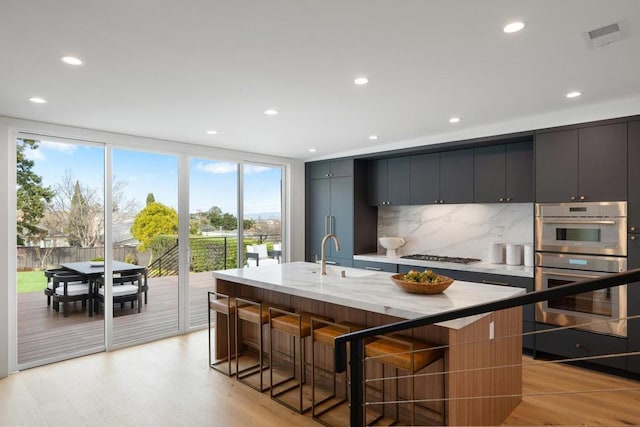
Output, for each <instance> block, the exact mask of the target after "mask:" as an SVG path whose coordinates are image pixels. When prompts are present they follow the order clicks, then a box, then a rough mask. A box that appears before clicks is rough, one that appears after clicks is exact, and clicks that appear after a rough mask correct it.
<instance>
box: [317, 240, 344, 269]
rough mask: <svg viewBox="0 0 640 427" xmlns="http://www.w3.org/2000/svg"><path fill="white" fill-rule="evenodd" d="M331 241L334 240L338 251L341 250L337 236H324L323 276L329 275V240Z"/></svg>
mask: <svg viewBox="0 0 640 427" xmlns="http://www.w3.org/2000/svg"><path fill="white" fill-rule="evenodd" d="M329 239H333V240H334V241H335V243H336V250H337V251H339V250H340V240H338V236H336V235H335V234H327V235H326V236H324V237H323V238H322V261H321V270H322V275H323V276H326V275H327V249H326V247H327V240H329Z"/></svg>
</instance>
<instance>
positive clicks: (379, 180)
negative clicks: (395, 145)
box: [367, 160, 388, 206]
mask: <svg viewBox="0 0 640 427" xmlns="http://www.w3.org/2000/svg"><path fill="white" fill-rule="evenodd" d="M387 200H388V199H387V160H371V161H370V162H369V164H368V170H367V204H368V205H369V206H382V205H383V204H386V203H385V202H386V201H387Z"/></svg>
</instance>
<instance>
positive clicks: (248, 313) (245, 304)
mask: <svg viewBox="0 0 640 427" xmlns="http://www.w3.org/2000/svg"><path fill="white" fill-rule="evenodd" d="M269 307H270V305H268V304H264V303H261V302H258V301H253V300H249V299H246V298H236V379H237V380H238V381H240V382H241V383H243V384H245V385H248V386H249V387H251V388H253V389H255V390H258V391H260V392H263V391H265V390H266V389H267V388H268V386H265V385H264V381H263V378H262V371H264V370H265V369H269V367H270V366H269V365H265V363H264V356H263V349H264V332H263V330H262V326H263V325H266V324H268V323H269ZM271 307H274V308H278V309H281V310H286V309H285V308H284V307H279V306H275V305H271ZM279 315H281V314H280V313H274V317H277V316H279ZM243 321H244V322H248V323H251V324H253V325H255V326H256V327H257V329H258V341H257V342H254V343H253V344H255V345H256V346H257V347H258V363H257V364H254V365H251V366H247V367H245V368H242V369H240V357H239V355H240V351H239V347H238V346H239V345H242V342H241V339H242V333H241V331H242V329H241V327H242V322H243ZM239 343H240V344H239ZM269 364H271V360H269ZM256 374H259V375H260V383H259V386H256V385H254V384H252V383H251V382H249V381H247V380H246V379H247V378H249V377H252V376H254V375H256Z"/></svg>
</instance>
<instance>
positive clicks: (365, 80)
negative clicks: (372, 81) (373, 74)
mask: <svg viewBox="0 0 640 427" xmlns="http://www.w3.org/2000/svg"><path fill="white" fill-rule="evenodd" d="M353 82H354V83H355V84H357V85H358V86H363V85H366V84H367V83H369V79H368V78H366V77H358V78H357V79H355V80H354V81H353Z"/></svg>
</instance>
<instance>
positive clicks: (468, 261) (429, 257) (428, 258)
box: [400, 254, 481, 264]
mask: <svg viewBox="0 0 640 427" xmlns="http://www.w3.org/2000/svg"><path fill="white" fill-rule="evenodd" d="M400 258H405V259H415V260H418V261H437V262H454V263H456V264H471V263H473V262H480V261H481V260H479V259H477V258H462V257H451V256H444V255H423V254H413V255H404V256H401V257H400Z"/></svg>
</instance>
